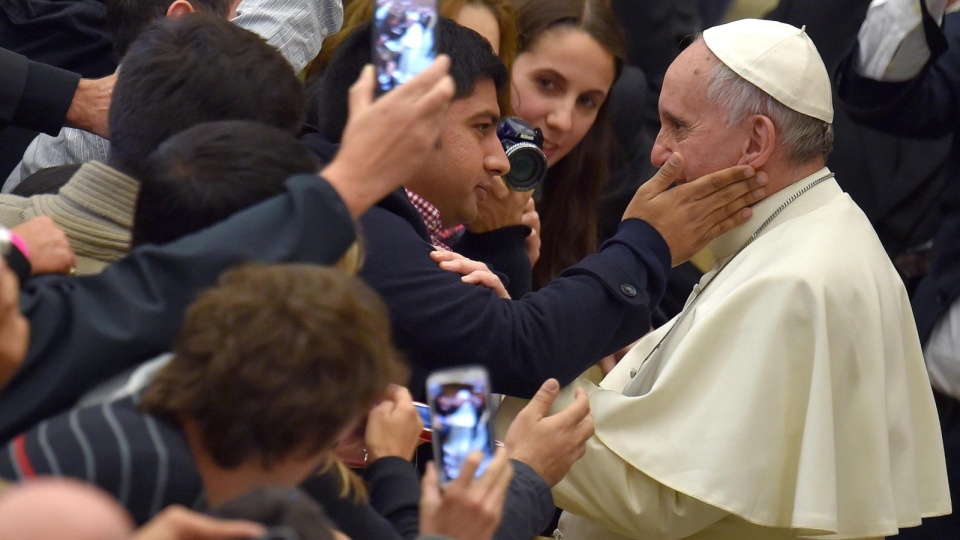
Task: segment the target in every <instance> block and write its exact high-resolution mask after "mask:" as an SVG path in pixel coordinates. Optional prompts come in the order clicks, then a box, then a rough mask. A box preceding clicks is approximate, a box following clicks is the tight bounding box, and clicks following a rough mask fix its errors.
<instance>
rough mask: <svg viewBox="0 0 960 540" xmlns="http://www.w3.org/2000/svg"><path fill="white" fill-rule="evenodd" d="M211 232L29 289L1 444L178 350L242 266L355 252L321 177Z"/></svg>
mask: <svg viewBox="0 0 960 540" xmlns="http://www.w3.org/2000/svg"><path fill="white" fill-rule="evenodd" d="M286 189H287V191H286V193H284V194H281V195H278V196H276V197H274V198H272V199H270V200H268V201H265V202H263V203H261V204H259V205H257V206H255V207H253V208H250V209H247V210H245V211H243V212H241V213H239V214H237V215H235V216H233V217H231V218H229V219H227V220H225V221H223V222H221V223H219V224H217V225H215V226H213V227H211V228H209V229H206V230H204V231H201V232H199V233H197V234H195V235H192V236H189V237H187V238H183V239H181V240H178V241H176V242H174V243H172V244H169V245H166V246H162V247H155V246H144V247H142V248H138V249H136V250H134V251H132V252H131V253H130V255H129V256H127V257H126V258H124V259H122V260H121V261H118V262H117V263H115V264H113V265H111V266H110V267H108V268H107V269H106V270H105V271H104V272H103V273H102V274H100V275H98V276H91V277H84V278H69V277H66V276H57V277H50V278H46V279H44V280H41V281H37V282H36V283H33V281H31V283H30V284H28V286H27V287H26V288H25V289H24V290H23V291H22V292H21V295H20V306H21V310H22V311H23V313H24V315H25V316H26V317H27V319H28V320H29V321H30V325H31V335H30V348H29V350H28V352H27V357H26V358H25V360H24V362H23V364H22V366H21V367H20V369H19V371H18V372H17V373H16V375H15V376H14V378H13V379H12V380H11V381H10V383H9V384H8V385H7V387H6V388H4V389H3V390H2V392H0V440H3V441H7V440H9V439H10V438H11V437H13V436H14V435H15V434H17V433H18V432H20V431H23V430H24V429H26V428H29V427H30V426H32V425H34V424H35V423H37V422H39V421H40V420H42V419H44V418H46V417H48V416H51V415H53V414H55V413H57V412H59V411H62V410H64V409H66V408H69V407H70V406H72V405H73V404H74V402H75V401H76V400H77V399H78V398H79V397H80V396H81V395H82V394H83V393H84V392H85V391H87V390H89V389H90V388H92V387H93V386H95V385H96V384H97V383H99V382H101V381H103V380H105V379H107V378H109V377H111V376H113V375H116V374H118V373H121V372H122V371H124V370H126V369H127V368H130V367H132V366H135V365H137V364H139V363H140V362H141V361H143V360H146V359H149V358H152V357H154V356H156V355H157V354H160V353H162V352H165V351H168V350H170V349H171V346H172V344H173V341H174V338H175V335H176V332H177V331H178V330H179V328H180V324H181V321H182V319H183V313H184V310H185V309H186V307H187V306H188V305H189V304H190V303H191V302H192V301H193V300H194V298H195V297H196V295H197V293H198V292H199V291H200V290H201V289H203V288H205V287H208V286H210V285H213V284H214V283H216V281H217V278H218V277H219V275H220V273H221V272H223V271H224V270H226V269H228V268H230V267H232V266H234V265H236V264H239V263H243V262H250V261H257V262H266V263H277V262H301V263H315V264H330V263H332V262H335V261H336V260H337V259H338V258H339V257H340V256H341V255H342V254H343V252H344V251H345V250H346V249H347V248H348V247H349V246H350V244H351V243H352V242H353V240H354V238H355V236H354V227H353V220H352V219H351V217H350V215H349V212H348V211H347V208H346V206H344V204H343V202H342V201H341V200H340V198H339V196H338V195H337V194H336V191H335V190H334V189H333V188H332V187H331V186H330V185H329V184H327V183H326V182H324V181H321V180H319V179H318V178H317V177H316V176H312V175H301V176H297V177H293V178H291V179H290V180H289V181H288V182H287V187H286Z"/></svg>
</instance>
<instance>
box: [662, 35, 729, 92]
mask: <svg viewBox="0 0 960 540" xmlns="http://www.w3.org/2000/svg"><path fill="white" fill-rule="evenodd" d="M719 62H720V61H719V60H717V57H716V56H715V55H714V54H713V53H712V52H710V49H708V48H707V46H706V45H705V44H704V43H703V40H697V41H695V42H693V43H692V44H691V45H690V46H689V47H687V48H686V49H684V50H683V51H682V52H681V53H680V55H679V56H677V58H676V60H674V61H673V63H672V64H670V67H669V68H668V69H667V72H666V74H664V77H663V89H662V91H661V93H660V98H661V100H660V101H661V103H664V102H665V101H667V102H669V101H674V100H678V99H679V100H681V101H685V100H686V99H706V97H707V87H708V86H709V84H710V81H711V80H712V78H713V71H714V69H715V68H716V66H717V64H719ZM681 98H683V99H681Z"/></svg>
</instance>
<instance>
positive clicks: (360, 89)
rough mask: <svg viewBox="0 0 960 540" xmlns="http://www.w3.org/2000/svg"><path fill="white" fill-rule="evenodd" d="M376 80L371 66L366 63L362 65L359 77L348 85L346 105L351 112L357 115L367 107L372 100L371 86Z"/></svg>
mask: <svg viewBox="0 0 960 540" xmlns="http://www.w3.org/2000/svg"><path fill="white" fill-rule="evenodd" d="M375 80H376V75H375V74H374V69H373V66H372V65H370V64H367V65H365V66H363V70H362V71H361V72H360V77H359V78H357V80H356V82H354V83H353V85H352V86H351V87H350V92H349V95H348V107H349V109H348V110H350V111H351V114H353V115H357V114H359V113H360V112H362V111H364V110H366V109H367V107H369V106H370V104H371V103H372V102H373V87H374V82H375Z"/></svg>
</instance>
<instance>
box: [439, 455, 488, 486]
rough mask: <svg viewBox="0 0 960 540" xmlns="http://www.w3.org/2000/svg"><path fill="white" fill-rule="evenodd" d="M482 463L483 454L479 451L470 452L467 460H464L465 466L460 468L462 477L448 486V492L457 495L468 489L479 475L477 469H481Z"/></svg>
mask: <svg viewBox="0 0 960 540" xmlns="http://www.w3.org/2000/svg"><path fill="white" fill-rule="evenodd" d="M482 461H483V452H481V451H479V450H474V451H473V452H470V454H469V455H468V456H467V459H465V460H463V465H461V466H460V475H459V476H457V477H456V478H454V479H453V480H451V481H450V483H449V484H447V492H448V493H456V492H458V491H463V490H466V489H468V488H469V487H470V484H472V483H473V476H474V475H475V474H477V469H479V468H480V463H481V462H482Z"/></svg>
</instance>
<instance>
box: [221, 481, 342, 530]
mask: <svg viewBox="0 0 960 540" xmlns="http://www.w3.org/2000/svg"><path fill="white" fill-rule="evenodd" d="M210 515H212V516H215V517H218V518H221V519H245V520H249V521H256V522H257V523H261V524H263V525H265V526H267V527H269V528H270V529H272V530H277V529H280V530H287V531H290V532H291V533H292V534H295V535H296V537H297V538H299V540H332V539H333V533H332V532H331V529H332V528H333V526H332V525H331V523H330V519H329V518H328V517H327V513H326V512H325V511H324V509H323V507H322V506H320V505H319V504H318V503H317V501H315V500H313V498H311V497H310V495H308V494H306V493H305V492H303V491H302V490H300V489H299V488H283V487H274V486H271V487H261V488H257V489H255V490H253V491H251V492H249V493H247V494H245V495H241V496H239V497H237V498H236V499H233V500H231V501H229V502H226V503H224V504H221V505H220V506H217V507H215V508H212V509H210Z"/></svg>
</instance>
